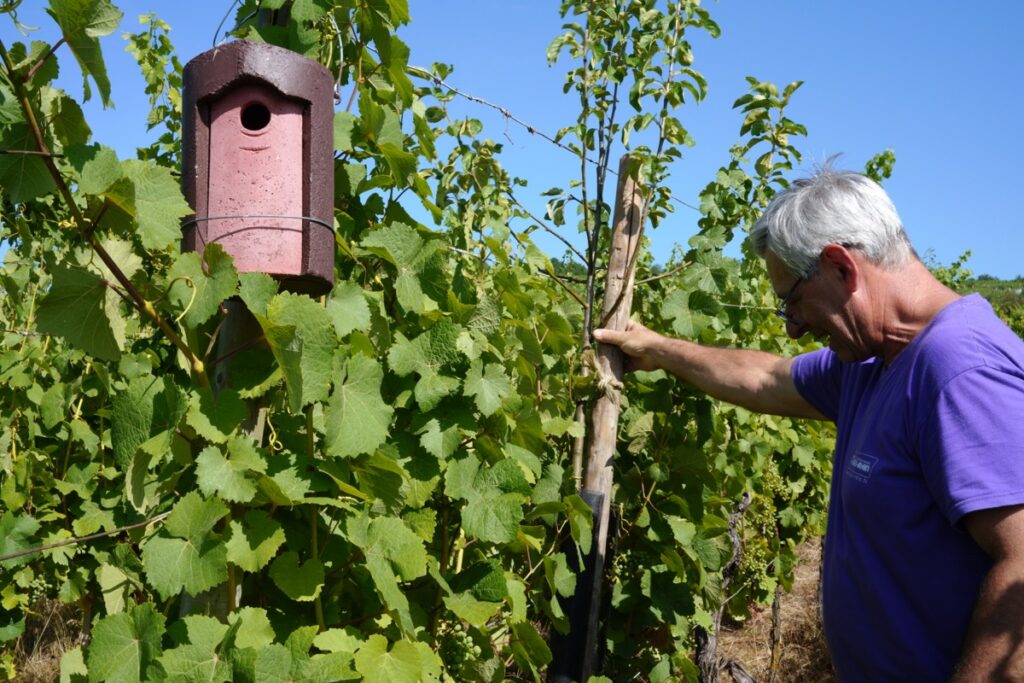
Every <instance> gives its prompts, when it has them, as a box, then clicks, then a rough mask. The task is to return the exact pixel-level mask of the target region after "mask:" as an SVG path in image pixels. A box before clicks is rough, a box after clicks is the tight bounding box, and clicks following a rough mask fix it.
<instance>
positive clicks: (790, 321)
mask: <svg viewBox="0 0 1024 683" xmlns="http://www.w3.org/2000/svg"><path fill="white" fill-rule="evenodd" d="M813 274H814V273H808V274H807V275H801V276H800V277H799V278H797V281H796V282H794V283H793V286H792V287H790V288H789V291H788V292H786V296H784V297H782V299H781V300H780V301H779V307H778V308H776V309H775V315H777V316H779V317H780V318H782V321H783V322H784V323H786V324H787V325H798V324H799V323H798V322H797V320H796V318H794V317H793V316H791V315H790V314H789V311H787V310H786V309H787V308H788V307H789V300H790V299H791V298H792V297H793V294H794V293H795V292H796V289H797V287H799V286H800V285H802V284H803V283H805V282H807V279H808V278H809V277H811V275H813Z"/></svg>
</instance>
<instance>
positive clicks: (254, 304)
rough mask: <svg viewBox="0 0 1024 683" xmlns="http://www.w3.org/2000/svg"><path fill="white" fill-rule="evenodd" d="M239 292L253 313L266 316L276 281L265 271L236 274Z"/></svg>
mask: <svg viewBox="0 0 1024 683" xmlns="http://www.w3.org/2000/svg"><path fill="white" fill-rule="evenodd" d="M238 280H239V282H240V287H239V294H240V295H241V297H242V301H244V302H245V305H246V307H247V308H248V309H249V311H250V312H251V313H252V314H253V315H257V316H262V317H266V315H267V308H268V307H269V306H270V302H271V300H272V299H273V298H274V295H275V294H277V289H278V287H277V281H276V280H274V278H272V277H270V276H269V275H267V274H266V273H242V274H241V275H239V276H238Z"/></svg>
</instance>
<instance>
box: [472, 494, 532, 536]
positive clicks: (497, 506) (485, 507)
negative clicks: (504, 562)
mask: <svg viewBox="0 0 1024 683" xmlns="http://www.w3.org/2000/svg"><path fill="white" fill-rule="evenodd" d="M523 500H524V499H523V496H522V495H520V494H518V493H503V494H500V495H498V496H483V495H478V496H474V497H473V498H472V499H470V501H469V502H468V503H467V504H466V507H465V509H463V511H462V523H463V526H464V528H465V530H466V534H468V535H470V536H475V537H476V538H479V539H480V540H481V541H489V542H491V543H511V542H512V541H514V540H515V538H516V535H517V534H518V533H519V523H520V522H521V521H522V520H523Z"/></svg>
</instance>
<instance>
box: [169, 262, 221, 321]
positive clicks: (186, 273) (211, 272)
mask: <svg viewBox="0 0 1024 683" xmlns="http://www.w3.org/2000/svg"><path fill="white" fill-rule="evenodd" d="M167 279H168V281H169V282H173V284H172V285H171V287H170V290H169V292H168V298H169V299H170V301H171V303H172V304H174V306H175V308H176V310H178V311H184V317H183V318H182V319H183V320H184V321H185V324H186V325H189V326H191V327H195V326H198V325H201V324H203V323H204V322H206V321H207V320H209V319H210V318H211V317H213V315H214V314H215V313H216V312H217V310H218V309H219V308H220V305H221V303H223V302H224V300H225V299H227V298H228V297H231V296H233V295H234V294H235V291H236V290H237V289H238V272H237V271H236V270H235V265H234V262H233V261H232V259H231V256H229V255H228V254H227V253H226V252H225V251H224V248H223V247H222V246H221V245H219V244H208V245H206V248H205V249H203V255H202V257H200V256H199V254H198V253H196V252H194V251H190V252H187V253H184V254H180V255H178V257H177V258H176V260H175V261H174V265H172V266H171V270H170V272H168V274H167Z"/></svg>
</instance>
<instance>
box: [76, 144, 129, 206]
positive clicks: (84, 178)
mask: <svg viewBox="0 0 1024 683" xmlns="http://www.w3.org/2000/svg"><path fill="white" fill-rule="evenodd" d="M64 154H65V156H67V158H68V161H69V162H70V163H71V166H72V167H73V168H74V169H75V170H76V171H78V189H80V190H81V191H82V192H84V193H86V194H97V195H98V194H101V193H102V192H104V191H106V189H107V188H108V187H110V186H111V185H113V184H114V183H115V182H116V181H118V180H120V179H121V178H122V176H123V175H124V173H123V172H122V170H121V162H120V161H119V160H118V158H117V152H115V151H114V150H113V149H111V148H110V147H107V146H105V145H98V144H93V145H89V146H85V145H75V146H74V147H68V148H67V149H65V150H64Z"/></svg>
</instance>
